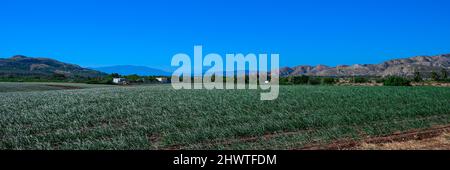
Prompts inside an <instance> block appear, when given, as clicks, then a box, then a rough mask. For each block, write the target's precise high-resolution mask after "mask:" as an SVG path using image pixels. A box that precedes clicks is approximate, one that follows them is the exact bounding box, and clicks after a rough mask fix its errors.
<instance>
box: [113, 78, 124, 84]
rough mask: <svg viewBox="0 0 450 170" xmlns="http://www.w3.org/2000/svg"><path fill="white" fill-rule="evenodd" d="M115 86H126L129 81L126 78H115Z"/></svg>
mask: <svg viewBox="0 0 450 170" xmlns="http://www.w3.org/2000/svg"><path fill="white" fill-rule="evenodd" d="M113 83H114V84H126V83H127V79H126V78H113Z"/></svg>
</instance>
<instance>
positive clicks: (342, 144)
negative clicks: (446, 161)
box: [299, 125, 450, 150]
mask: <svg viewBox="0 0 450 170" xmlns="http://www.w3.org/2000/svg"><path fill="white" fill-rule="evenodd" d="M447 132H450V125H446V126H436V127H432V128H428V129H416V130H411V131H406V132H398V133H394V134H390V135H386V136H380V137H371V138H367V139H364V140H362V141H355V140H341V141H335V142H332V143H329V144H326V145H323V144H313V145H309V146H306V147H303V148H299V149H300V150H318V149H320V150H342V149H364V147H362V146H363V145H366V146H367V145H370V144H386V143H396V142H397V143H398V142H406V141H413V140H425V139H431V138H435V137H439V136H441V135H442V134H444V133H447ZM367 149H368V148H367ZM374 149H377V148H374ZM378 149H382V148H378ZM411 149H414V148H411Z"/></svg>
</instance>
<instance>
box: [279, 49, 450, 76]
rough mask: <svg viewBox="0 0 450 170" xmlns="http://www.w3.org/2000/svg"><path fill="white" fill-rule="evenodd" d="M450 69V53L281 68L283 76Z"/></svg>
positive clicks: (382, 73)
mask: <svg viewBox="0 0 450 170" xmlns="http://www.w3.org/2000/svg"><path fill="white" fill-rule="evenodd" d="M443 68H444V69H447V70H450V54H445V55H437V56H416V57H411V58H402V59H393V60H388V61H385V62H382V63H380V64H354V65H339V66H336V67H329V66H325V65H317V66H309V65H300V66H295V67H283V68H280V75H281V76H296V75H309V76H382V77H385V76H390V75H397V76H413V75H414V73H415V72H420V73H421V74H424V75H428V74H430V73H431V72H432V71H435V72H439V71H440V70H442V69H443Z"/></svg>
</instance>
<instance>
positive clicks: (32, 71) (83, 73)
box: [0, 54, 450, 77]
mask: <svg viewBox="0 0 450 170" xmlns="http://www.w3.org/2000/svg"><path fill="white" fill-rule="evenodd" d="M442 69H446V70H447V72H448V71H450V54H444V55H436V56H416V57H411V58H403V59H393V60H388V61H385V62H382V63H379V64H354V65H339V66H335V67H331V66H326V65H317V66H310V65H299V66H295V67H282V68H280V76H282V77H286V76H297V75H309V76H330V77H334V76H382V77H384V76H390V75H397V76H413V75H414V73H415V72H420V73H421V74H422V75H423V76H429V74H430V73H431V72H433V71H435V72H440V71H441V70H442ZM204 71H206V70H205V69H204ZM107 73H108V74H111V73H119V74H121V75H130V74H137V75H141V76H152V75H153V76H170V75H171V73H169V72H166V71H163V70H159V69H154V68H149V67H145V66H131V65H122V66H120V65H119V66H110V67H98V68H83V67H80V66H78V65H75V64H68V63H63V62H60V61H57V60H54V59H49V58H31V57H26V56H22V55H17V56H13V57H11V58H6V59H2V58H0V77H6V76H52V75H54V74H62V75H65V76H66V77H102V76H105V75H106V74H107Z"/></svg>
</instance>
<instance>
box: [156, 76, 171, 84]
mask: <svg viewBox="0 0 450 170" xmlns="http://www.w3.org/2000/svg"><path fill="white" fill-rule="evenodd" d="M156 80H158V81H159V82H161V83H168V82H169V80H168V79H167V78H165V77H156Z"/></svg>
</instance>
